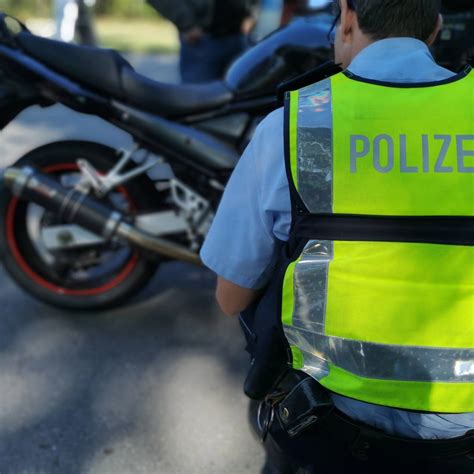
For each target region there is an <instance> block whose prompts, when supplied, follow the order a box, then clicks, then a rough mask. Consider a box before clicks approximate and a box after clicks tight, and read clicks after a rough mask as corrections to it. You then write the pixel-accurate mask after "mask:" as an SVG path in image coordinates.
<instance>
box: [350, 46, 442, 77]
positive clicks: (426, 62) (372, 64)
mask: <svg viewBox="0 0 474 474" xmlns="http://www.w3.org/2000/svg"><path fill="white" fill-rule="evenodd" d="M436 66H437V65H436V62H435V60H434V59H433V56H432V55H431V52H430V50H429V48H428V46H427V45H426V43H423V42H422V41H420V40H417V39H415V38H386V39H383V40H380V41H376V42H375V43H372V44H370V45H369V46H367V47H366V48H365V49H363V50H362V51H361V52H360V53H359V54H358V55H357V56H356V57H355V58H354V59H353V60H352V62H351V64H350V66H349V68H348V69H349V71H350V72H352V73H353V74H355V75H357V76H361V77H367V78H370V79H375V80H381V81H383V80H393V79H394V77H397V76H398V77H399V78H400V80H403V79H404V77H402V76H411V74H412V73H413V68H418V69H420V68H421V70H423V69H424V68H426V69H431V68H433V67H436ZM404 69H405V71H403V70H404ZM401 71H402V76H400V72H401ZM395 73H396V74H395Z"/></svg>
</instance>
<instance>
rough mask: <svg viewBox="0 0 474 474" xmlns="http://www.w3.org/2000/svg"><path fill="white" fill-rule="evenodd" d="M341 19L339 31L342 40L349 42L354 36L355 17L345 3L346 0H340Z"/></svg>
mask: <svg viewBox="0 0 474 474" xmlns="http://www.w3.org/2000/svg"><path fill="white" fill-rule="evenodd" d="M340 2H341V3H340V5H341V19H340V23H341V24H340V31H341V36H342V39H343V41H344V42H351V41H352V40H353V37H354V29H355V26H356V23H357V17H356V14H355V12H354V10H352V9H351V8H349V7H348V5H347V0H340Z"/></svg>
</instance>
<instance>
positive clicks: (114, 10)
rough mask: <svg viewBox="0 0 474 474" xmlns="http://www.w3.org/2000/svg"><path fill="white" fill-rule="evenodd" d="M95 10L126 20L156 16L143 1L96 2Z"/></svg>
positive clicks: (111, 0)
mask: <svg viewBox="0 0 474 474" xmlns="http://www.w3.org/2000/svg"><path fill="white" fill-rule="evenodd" d="M0 1H1V0H0ZM95 8H96V12H97V13H98V14H99V15H111V16H122V17H127V18H130V17H142V16H154V15H155V16H156V11H155V10H154V9H153V8H151V7H150V6H149V5H148V4H147V3H146V2H145V0H97V2H96V7H95Z"/></svg>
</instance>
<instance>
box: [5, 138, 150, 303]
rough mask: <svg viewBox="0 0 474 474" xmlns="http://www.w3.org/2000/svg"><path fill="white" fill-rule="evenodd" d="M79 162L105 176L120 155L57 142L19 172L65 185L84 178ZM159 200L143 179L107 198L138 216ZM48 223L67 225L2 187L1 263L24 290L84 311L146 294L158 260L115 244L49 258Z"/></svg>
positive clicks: (85, 144)
mask: <svg viewBox="0 0 474 474" xmlns="http://www.w3.org/2000/svg"><path fill="white" fill-rule="evenodd" d="M78 158H82V159H85V160H87V161H89V162H90V163H91V164H92V165H93V166H94V167H95V168H96V169H97V170H98V171H101V172H104V173H105V172H107V171H108V170H109V169H110V168H111V167H112V166H113V165H114V164H115V162H116V161H117V159H118V156H117V153H116V151H115V150H113V149H111V148H109V147H106V146H104V145H99V144H96V143H90V142H76V141H74V142H72V141H71V142H58V143H52V144H49V145H46V146H43V147H41V148H37V149H35V150H33V151H31V152H30V153H28V154H27V155H25V156H24V157H22V158H20V159H19V160H18V161H17V162H16V163H15V167H20V168H21V167H24V166H32V167H34V168H36V169H39V170H40V171H41V172H43V173H47V174H49V175H51V176H54V177H55V178H56V179H59V180H61V181H64V180H66V181H67V180H69V181H72V180H74V179H76V180H77V177H78V176H79V174H78V173H79V171H78V167H77V164H76V160H77V159H78ZM112 198H114V202H115V204H113V202H112ZM153 198H155V199H154V201H155V202H154V206H153V203H152V202H151V199H153ZM158 198H159V196H158V194H157V190H156V188H155V187H154V185H153V183H152V182H151V181H150V180H148V179H147V178H146V177H138V178H135V179H133V180H131V181H129V182H127V183H125V184H124V185H123V186H121V188H120V189H118V190H116V191H114V195H113V196H112V195H109V196H107V197H106V198H104V199H106V200H107V201H108V204H110V205H112V204H113V205H114V206H115V207H117V205H118V204H117V203H119V204H120V206H121V208H120V209H119V210H120V211H122V212H126V213H132V214H133V213H138V212H140V211H141V212H144V211H145V210H149V209H151V208H152V207H154V208H155V209H156V207H157V204H156V200H157V199H158ZM55 219H56V220H55ZM32 220H34V222H33V224H32ZM45 221H47V222H49V223H51V222H52V223H53V225H61V224H64V223H63V222H60V221H59V220H58V217H57V216H54V215H52V214H51V213H49V212H48V211H45V210H44V209H43V208H40V207H39V206H36V205H35V204H32V203H28V202H25V201H22V200H19V199H18V198H16V197H15V196H12V194H11V193H10V191H9V190H8V189H7V188H6V187H5V186H4V185H3V183H0V259H1V260H2V262H3V264H4V267H5V269H6V270H7V272H8V273H9V275H10V276H11V277H12V278H13V280H14V281H15V282H16V283H17V284H18V285H19V286H20V287H22V288H23V289H24V290H25V291H26V292H28V293H29V294H31V295H32V296H34V297H35V298H37V299H39V300H42V301H43V302H45V303H47V304H50V305H53V306H57V307H61V308H66V309H69V310H82V311H84V310H102V309H105V308H110V307H114V306H117V305H118V304H120V303H122V302H123V301H125V300H127V299H128V298H130V297H131V296H132V295H134V294H135V293H137V292H138V290H140V289H142V288H143V287H144V286H145V285H146V283H147V282H148V281H149V280H150V279H151V277H152V276H153V274H154V273H155V271H156V269H157V266H158V263H159V262H158V261H157V260H153V261H152V260H150V259H149V258H147V257H146V256H145V254H144V253H143V252H141V251H139V250H136V249H132V248H130V247H128V246H126V245H119V244H112V243H106V244H104V245H101V246H100V247H98V246H95V247H91V248H85V249H79V250H74V251H73V250H61V251H60V253H59V254H54V255H53V256H51V255H48V253H47V252H46V253H45V252H44V251H42V247H41V236H42V235H43V234H41V232H40V233H38V230H37V229H40V230H41V229H42V226H44V225H45V224H44V222H45ZM32 228H33V229H36V231H35V232H32ZM38 236H39V237H38ZM99 262H100V264H101V265H100V264H99ZM95 264H97V265H95ZM81 265H82V266H81Z"/></svg>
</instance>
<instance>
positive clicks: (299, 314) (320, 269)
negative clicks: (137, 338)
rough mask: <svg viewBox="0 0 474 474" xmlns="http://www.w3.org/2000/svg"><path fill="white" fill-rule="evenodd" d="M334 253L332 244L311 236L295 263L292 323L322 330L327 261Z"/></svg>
mask: <svg viewBox="0 0 474 474" xmlns="http://www.w3.org/2000/svg"><path fill="white" fill-rule="evenodd" d="M333 257H334V244H333V243H332V242H329V241H318V240H312V241H311V242H309V243H308V244H307V245H306V247H305V249H304V250H303V253H302V255H301V259H300V261H299V262H298V264H297V265H296V267H295V275H294V288H295V290H294V291H295V308H294V313H293V324H294V325H295V326H297V327H302V328H304V329H306V330H311V331H314V332H317V333H320V334H324V325H325V317H326V294H327V285H328V269H329V263H330V262H331V260H332V259H333Z"/></svg>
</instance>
